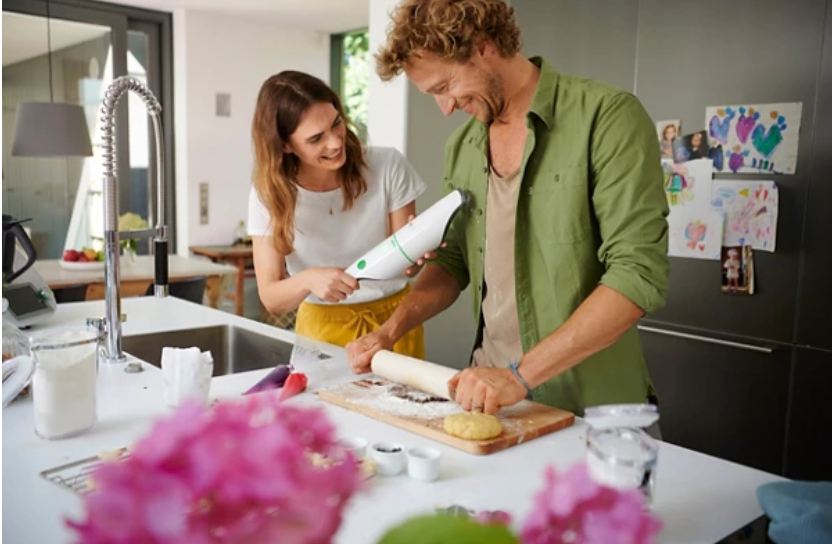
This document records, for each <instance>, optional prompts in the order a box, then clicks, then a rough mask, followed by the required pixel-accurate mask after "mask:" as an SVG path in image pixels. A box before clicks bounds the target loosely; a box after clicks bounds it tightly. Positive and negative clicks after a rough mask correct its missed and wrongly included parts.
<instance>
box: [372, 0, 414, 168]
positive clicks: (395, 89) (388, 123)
mask: <svg viewBox="0 0 832 544" xmlns="http://www.w3.org/2000/svg"><path fill="white" fill-rule="evenodd" d="M398 3H399V0H370V26H369V27H368V31H369V36H370V55H375V54H376V53H377V52H378V50H379V47H381V46H382V45H383V44H384V43H385V42H386V41H387V26H388V25H389V24H390V15H389V14H390V12H391V11H392V10H393V8H394V7H395V6H396V5H397V4H398ZM374 63H375V61H373V64H374ZM367 96H368V101H369V103H370V109H369V111H368V112H367V143H368V144H370V145H381V146H387V147H395V148H396V149H398V150H399V151H401V152H402V153H404V154H405V155H406V154H407V153H406V149H405V148H406V146H407V118H408V115H407V96H408V85H407V80H406V79H405V78H404V77H398V78H396V79H394V80H392V81H388V82H383V81H381V79H379V77H378V76H377V75H376V73H375V68H374V67H373V70H372V74H371V75H370V87H369V89H368V90H367Z"/></svg>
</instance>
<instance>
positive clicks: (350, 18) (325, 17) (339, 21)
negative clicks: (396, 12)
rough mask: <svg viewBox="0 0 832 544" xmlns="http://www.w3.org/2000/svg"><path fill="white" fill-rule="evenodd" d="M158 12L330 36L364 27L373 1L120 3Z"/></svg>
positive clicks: (162, 0)
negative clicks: (252, 22) (216, 16)
mask: <svg viewBox="0 0 832 544" xmlns="http://www.w3.org/2000/svg"><path fill="white" fill-rule="evenodd" d="M116 2H117V3H119V4H125V5H131V6H138V7H143V8H147V9H155V10H158V11H174V10H176V9H193V10H198V11H206V12H210V13H219V14H223V15H231V16H237V17H247V18H252V19H257V20H260V21H270V22H274V23H275V24H282V25H287V26H292V27H296V28H297V27H301V28H306V29H309V30H320V31H324V32H330V33H338V32H345V31H347V30H355V29H358V28H364V27H366V26H367V25H368V24H369V20H370V11H369V10H370V1H369V0H116Z"/></svg>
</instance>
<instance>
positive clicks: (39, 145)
mask: <svg viewBox="0 0 832 544" xmlns="http://www.w3.org/2000/svg"><path fill="white" fill-rule="evenodd" d="M12 155H14V156H18V157H91V156H92V144H91V143H90V132H89V129H88V128H87V120H86V117H85V116H84V109H83V108H82V107H81V106H77V105H75V104H61V103H54V102H22V103H20V104H19V105H18V108H17V122H16V124H15V127H14V143H13V144H12Z"/></svg>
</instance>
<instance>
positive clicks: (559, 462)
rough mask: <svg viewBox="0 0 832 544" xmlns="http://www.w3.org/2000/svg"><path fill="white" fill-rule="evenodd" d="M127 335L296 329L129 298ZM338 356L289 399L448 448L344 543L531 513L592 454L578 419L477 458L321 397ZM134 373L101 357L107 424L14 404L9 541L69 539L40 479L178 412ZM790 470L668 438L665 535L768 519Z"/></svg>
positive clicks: (247, 382) (75, 308) (350, 431)
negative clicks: (56, 437) (60, 418)
mask: <svg viewBox="0 0 832 544" xmlns="http://www.w3.org/2000/svg"><path fill="white" fill-rule="evenodd" d="M122 307H123V311H124V313H126V314H127V321H126V322H125V323H124V325H123V326H124V334H125V335H131V334H141V333H149V332H159V331H165V330H177V329H187V328H194V327H203V326H213V325H234V326H238V327H243V328H247V329H251V330H254V331H256V332H259V333H263V334H266V335H269V336H273V337H276V338H279V339H282V340H285V341H290V342H294V341H295V336H294V334H292V333H290V332H287V331H284V330H281V329H277V328H273V327H270V326H268V325H264V324H262V323H257V322H255V321H251V320H247V319H244V318H241V317H237V316H234V315H230V314H227V313H223V312H220V311H217V310H213V309H211V308H208V307H205V306H199V305H196V304H192V303H189V302H185V301H182V300H178V299H174V298H167V299H155V298H152V297H144V298H130V299H124V300H123V301H122ZM103 314H104V304H103V301H94V302H82V303H75V304H62V305H59V307H58V311H57V312H56V313H55V315H54V316H53V317H52V318H51V320H50V321H48V322H45V323H43V324H41V325H40V326H39V328H46V327H50V326H58V325H61V324H66V323H81V322H83V319H85V318H87V317H99V316H101V315H103ZM320 347H321V348H322V350H323V351H324V352H326V353H328V354H330V355H332V359H330V360H329V361H328V362H326V363H324V367H322V373H321V377H318V376H317V375H312V376H310V383H309V390H308V391H307V392H306V393H304V394H302V395H299V396H297V397H295V398H293V399H291V400H290V401H288V402H297V403H300V404H305V405H319V406H322V407H324V409H325V410H326V412H327V413H328V415H329V416H330V417H331V419H332V421H333V423H334V424H335V425H336V427H337V429H338V431H339V434H340V435H341V436H361V437H364V438H366V439H368V440H369V441H370V442H371V443H372V442H373V441H378V440H394V441H398V442H401V443H402V444H404V445H405V446H407V447H412V446H428V445H429V446H433V447H436V448H439V449H440V450H441V451H442V466H441V472H440V478H439V480H438V481H436V482H432V483H422V482H418V481H415V480H411V479H410V478H408V477H407V475H406V474H403V475H400V476H396V477H389V478H386V477H381V476H376V477H374V478H372V479H371V480H369V481H368V488H367V489H366V490H365V491H363V492H361V493H360V494H359V495H357V496H356V497H354V498H353V500H352V502H351V503H350V505H349V506H348V508H347V511H346V513H345V520H344V522H343V524H342V526H341V529H340V531H339V533H338V534H337V536H336V539H335V542H337V543H339V544H348V543H349V544H353V543H356V544H358V543H361V544H365V543H372V542H375V541H377V540H378V539H379V537H380V536H381V535H382V534H383V533H384V532H385V531H386V530H387V529H389V528H390V527H391V526H393V525H396V524H397V523H399V522H401V521H403V520H404V519H407V518H408V517H411V516H413V515H416V514H419V513H427V512H430V511H431V510H432V509H433V508H435V507H437V506H449V505H452V504H460V505H463V506H465V507H467V508H471V509H477V510H479V509H489V510H494V509H501V510H505V511H508V512H510V513H511V514H512V515H513V516H514V517H515V519H516V520H522V519H524V518H525V516H526V515H527V513H528V512H529V510H530V508H531V506H532V499H533V496H534V494H535V493H536V492H537V491H538V489H539V488H540V486H541V484H542V480H543V478H542V474H543V471H544V469H545V467H546V466H547V465H549V464H551V465H554V466H556V467H559V468H566V467H568V466H570V465H572V464H573V463H575V462H578V461H581V460H583V459H584V457H585V451H586V447H585V432H586V425H585V424H584V423H583V422H582V421H581V420H580V419H578V420H577V421H576V423H575V425H574V426H573V427H571V428H569V429H566V430H563V431H559V432H557V433H554V434H552V435H548V436H545V437H542V438H538V439H536V440H532V441H530V442H527V443H524V444H522V445H519V446H516V447H513V448H510V449H508V450H505V451H502V452H499V453H496V454H492V455H489V456H485V457H477V456H473V455H469V454H467V453H464V452H461V451H458V450H455V449H453V448H450V447H447V446H444V445H442V444H438V443H435V442H433V441H431V440H429V439H427V438H424V437H421V436H419V435H415V434H412V433H409V432H407V431H403V430H400V429H398V428H395V427H392V426H390V425H387V424H385V423H381V422H378V421H376V420H373V419H369V418H367V417H365V416H363V415H360V414H357V413H353V412H350V411H347V410H345V409H342V408H339V407H336V406H333V405H329V404H326V403H324V402H322V401H319V400H318V399H317V397H316V396H315V395H314V390H316V389H319V388H323V387H327V386H330V385H334V384H337V383H343V382H345V381H348V380H352V379H355V377H354V376H353V375H352V374H350V372H349V370H348V368H347V364H346V356H345V353H344V351H343V350H342V349H341V348H337V347H334V346H329V345H321V346H320ZM144 366H145V369H146V370H145V372H141V373H138V374H127V373H125V372H123V371H122V369H121V368H120V366H109V365H102V368H101V370H100V373H99V386H98V390H99V391H98V406H99V408H98V413H99V423H98V425H97V426H96V427H95V428H94V429H93V430H92V431H90V432H88V433H86V434H84V435H81V436H78V437H75V438H71V439H66V440H61V441H54V442H50V441H45V440H42V439H40V438H38V437H37V436H36V435H35V434H34V431H33V413H32V401H31V398H21V399H18V400H16V401H14V402H12V403H11V404H10V405H9V406H8V407H7V408H6V409H4V410H3V480H4V481H3V540H4V542H9V543H14V544H18V543H28V542H31V543H38V544H40V543H44V542H49V543H52V542H67V541H68V540H69V538H68V537H69V532H68V531H67V530H66V529H65V528H64V525H63V522H62V520H63V519H64V518H65V517H75V518H78V517H80V515H81V513H82V509H81V501H80V499H79V498H78V497H76V496H75V495H74V494H73V493H72V492H70V491H68V490H65V489H62V488H60V487H58V486H57V485H55V484H54V483H51V482H48V481H46V480H45V479H43V478H41V477H40V472H41V471H43V470H46V469H50V468H53V467H56V466H59V465H63V464H66V463H69V462H72V461H76V460H80V459H83V458H86V457H90V456H94V455H97V454H98V453H99V452H101V451H104V450H112V449H115V448H119V447H124V446H127V445H129V444H131V443H133V442H135V441H136V440H137V439H138V438H139V437H140V436H141V435H142V434H143V432H145V431H146V430H147V429H148V428H149V426H150V424H151V423H152V421H153V418H155V417H157V416H159V415H162V414H166V413H168V412H169V410H170V409H169V408H167V407H166V406H165V404H164V402H163V385H162V377H161V371H159V370H158V369H157V368H155V367H152V366H150V365H147V364H145V365H144ZM267 372H268V370H259V371H253V372H248V373H243V374H235V375H230V376H223V377H218V378H214V380H213V382H212V385H211V397H212V398H220V399H224V398H239V395H240V394H241V393H242V392H243V391H245V390H246V389H247V388H248V387H250V386H251V385H253V384H254V383H255V382H257V380H259V379H260V378H261V377H263V376H264V375H265V374H266V373H267ZM778 480H782V478H780V477H778V476H775V475H772V474H767V473H764V472H761V471H759V470H755V469H751V468H748V467H743V466H740V465H737V464H734V463H730V462H727V461H724V460H720V459H717V458H714V457H710V456H707V455H703V454H700V453H696V452H693V451H690V450H686V449H683V448H680V447H677V446H674V445H671V444H667V443H661V444H660V452H659V461H658V468H657V480H656V491H655V501H654V512H655V513H656V514H657V515H658V516H659V517H660V518H661V519H662V521H663V523H664V529H663V531H662V534H661V536H660V542H663V543H678V544H688V543H690V544H693V543H697V544H699V543H703V542H716V541H719V540H720V539H722V538H724V537H726V536H728V535H729V534H731V533H733V532H734V531H736V530H737V529H739V528H740V527H742V526H744V525H745V524H747V523H749V522H751V521H753V520H755V519H757V518H759V517H760V516H761V515H762V510H761V509H760V507H759V505H758V504H757V500H756V497H755V491H756V489H757V487H758V486H760V485H761V484H764V483H767V482H771V481H778Z"/></svg>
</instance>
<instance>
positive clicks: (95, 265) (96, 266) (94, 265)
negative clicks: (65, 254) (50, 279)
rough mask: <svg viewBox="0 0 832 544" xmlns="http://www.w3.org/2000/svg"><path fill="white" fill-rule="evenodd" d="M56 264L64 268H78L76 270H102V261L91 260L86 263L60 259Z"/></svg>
mask: <svg viewBox="0 0 832 544" xmlns="http://www.w3.org/2000/svg"><path fill="white" fill-rule="evenodd" d="M58 264H59V265H60V266H61V268H63V269H65V270H78V271H86V272H90V271H96V270H104V263H103V262H99V261H91V262H86V263H80V262H77V261H65V260H63V259H60V260H59V261H58Z"/></svg>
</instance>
